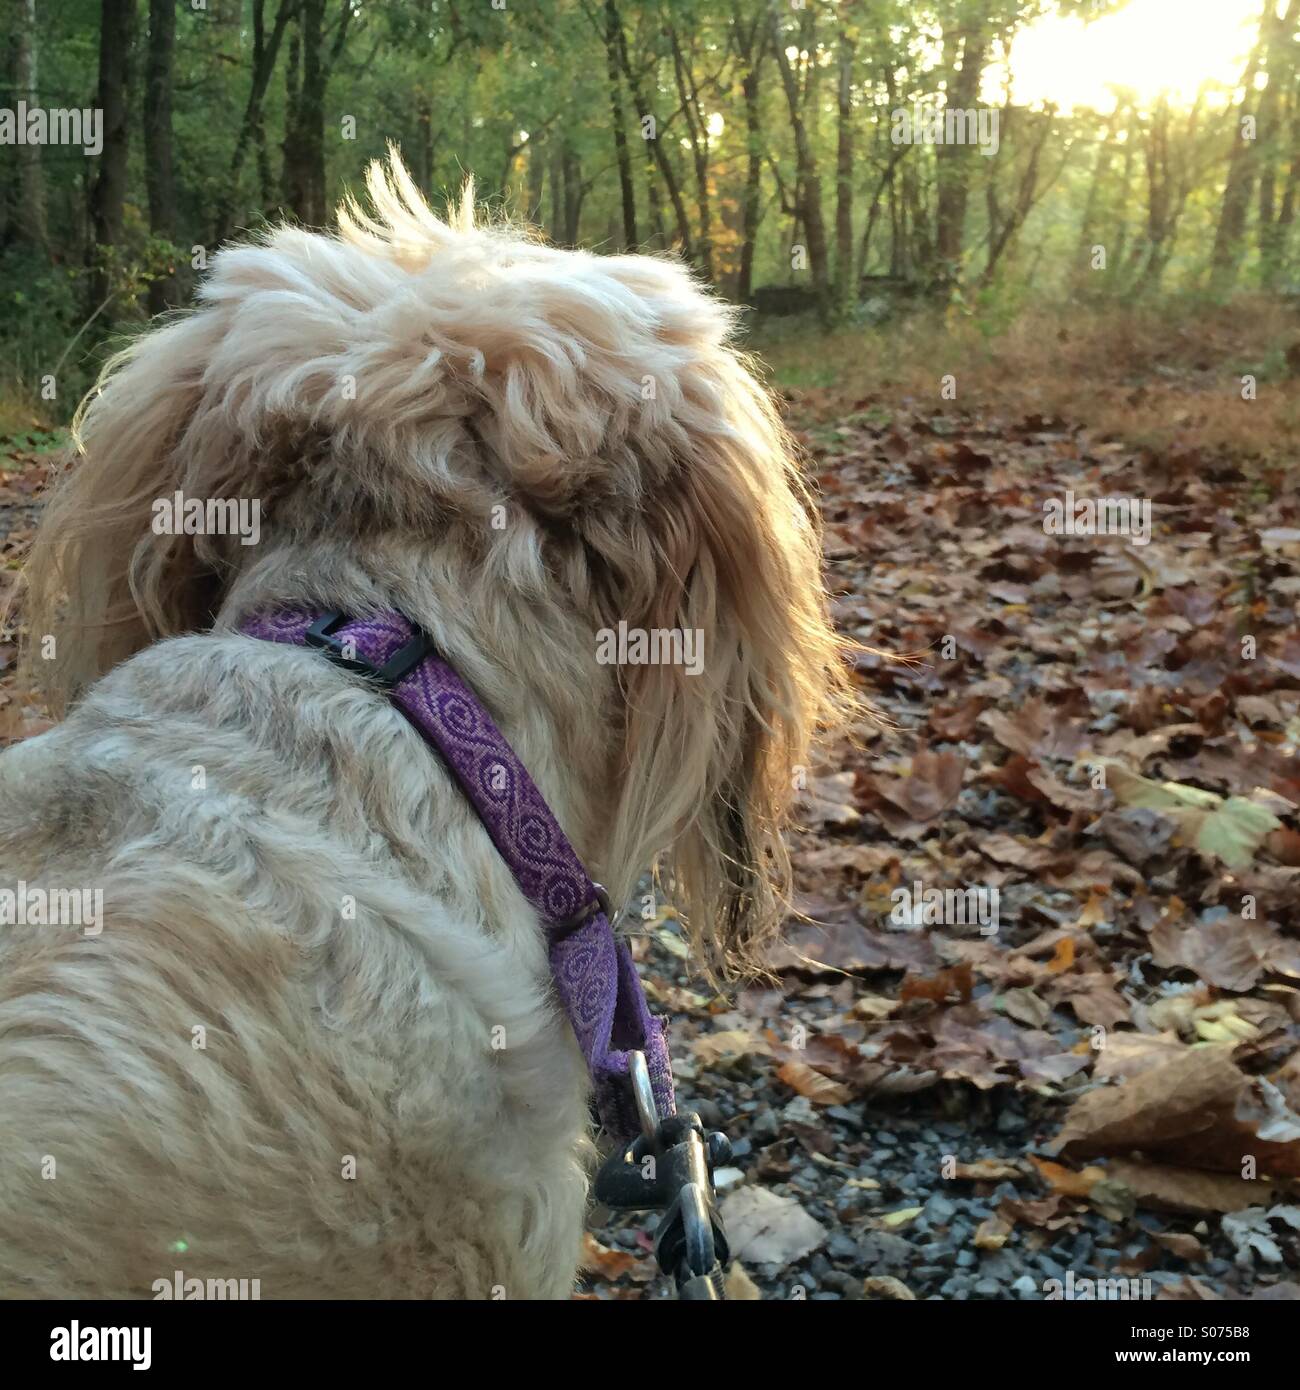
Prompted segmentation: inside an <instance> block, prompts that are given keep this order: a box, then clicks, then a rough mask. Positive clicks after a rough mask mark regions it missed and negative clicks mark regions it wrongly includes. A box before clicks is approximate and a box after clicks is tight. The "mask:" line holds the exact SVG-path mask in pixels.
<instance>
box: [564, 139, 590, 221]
mask: <svg viewBox="0 0 1300 1390" xmlns="http://www.w3.org/2000/svg"><path fill="white" fill-rule="evenodd" d="M563 167H564V244H565V245H566V246H576V245H577V244H578V228H579V226H580V224H581V221H582V200H583V198H584V197H585V196H586V192H587V190H586V189H585V188H583V186H582V163H581V161H580V160H579V158H578V154H577V151H576V150H573V149H571V148H570V147H569V145H568V144H566V145H565V146H564V165H563Z"/></svg>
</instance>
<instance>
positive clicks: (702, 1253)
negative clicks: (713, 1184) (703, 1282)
mask: <svg viewBox="0 0 1300 1390" xmlns="http://www.w3.org/2000/svg"><path fill="white" fill-rule="evenodd" d="M678 1201H679V1202H680V1203H681V1210H682V1234H683V1235H684V1237H685V1247H684V1249H683V1251H682V1261H683V1263H684V1264H685V1266H686V1268H687V1269H689V1270H690V1272H691V1273H692V1274H708V1273H709V1271H710V1270H711V1269H712V1268H713V1266H714V1264H715V1263H716V1262H717V1255H716V1252H715V1250H714V1245H713V1222H712V1221H711V1220H710V1219H709V1208H708V1204H707V1203H706V1202H705V1200H704V1192H703V1190H702V1189H701V1188H700V1186H699V1184H698V1183H693V1182H688V1183H687V1184H686V1186H685V1187H683V1188H682V1190H681V1193H680V1195H679V1197H678Z"/></svg>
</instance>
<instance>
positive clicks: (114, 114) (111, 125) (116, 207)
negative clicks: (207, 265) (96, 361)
mask: <svg viewBox="0 0 1300 1390" xmlns="http://www.w3.org/2000/svg"><path fill="white" fill-rule="evenodd" d="M135 29H136V7H135V0H101V5H100V26H99V92H98V98H97V100H98V105H99V109H100V110H101V111H102V112H103V113H104V114H103V122H104V148H103V151H102V153H101V154H100V159H99V177H98V178H96V180H95V182H94V184H93V186H92V187H91V192H90V226H91V237H92V244H91V247H90V249H89V252H88V256H87V260H88V261H89V264H90V268H91V273H90V276H89V280H88V285H89V295H88V298H87V308H88V310H89V312H90V313H91V314H92V315H99V314H104V315H105V318H104V319H103V320H101V322H107V320H108V318H110V317H111V311H110V310H109V309H108V304H109V301H110V299H111V298H112V296H113V294H114V293H115V287H114V279H113V258H114V253H115V252H116V250H117V248H118V247H119V245H120V243H121V240H122V220H123V213H124V208H125V204H126V175H127V155H128V153H129V151H130V147H131V126H130V112H131V104H130V99H129V98H130V85H131V59H132V50H133V46H134V44H135Z"/></svg>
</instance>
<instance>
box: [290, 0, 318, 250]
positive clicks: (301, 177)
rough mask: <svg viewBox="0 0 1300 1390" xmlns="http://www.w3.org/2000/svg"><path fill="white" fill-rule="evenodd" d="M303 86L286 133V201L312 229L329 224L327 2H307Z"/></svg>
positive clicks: (303, 6) (304, 7)
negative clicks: (327, 177)
mask: <svg viewBox="0 0 1300 1390" xmlns="http://www.w3.org/2000/svg"><path fill="white" fill-rule="evenodd" d="M298 25H299V29H300V31H301V36H302V85H301V87H300V88H299V91H298V100H297V102H296V103H295V108H294V113H293V115H294V119H293V124H292V125H291V126H290V127H289V128H288V129H287V130H286V132H285V190H284V191H285V201H286V202H287V203H288V204H289V207H290V208H291V209H292V210H293V212H294V215H295V216H296V217H297V218H298V220H299V221H300V222H302V223H304V224H306V225H307V226H309V227H322V226H324V225H325V217H326V213H325V84H326V81H327V68H326V65H325V55H324V51H323V49H324V29H325V0H302V3H301V13H300V18H299V20H298Z"/></svg>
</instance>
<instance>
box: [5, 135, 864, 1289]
mask: <svg viewBox="0 0 1300 1390" xmlns="http://www.w3.org/2000/svg"><path fill="white" fill-rule="evenodd" d="M369 184H370V191H371V196H372V199H373V202H374V212H373V213H372V214H370V215H367V214H365V213H363V212H362V211H361V210H360V209H358V207H356V206H355V205H354V204H349V205H347V206H345V208H344V209H343V210H342V211H341V212H340V235H339V236H338V237H326V236H322V235H319V234H314V233H311V232H308V231H304V230H300V229H296V228H292V227H281V228H279V229H277V230H275V231H274V232H272V233H271V234H270V235H268V236H267V237H266V238H265V239H263V240H262V241H260V242H258V243H257V244H251V245H244V246H239V247H235V248H232V249H228V250H223V251H222V252H221V253H220V254H219V255H218V256H217V257H216V259H215V262H214V265H213V268H212V273H211V276H210V278H209V279H208V280H207V282H206V284H205V285H204V286H203V289H202V292H201V305H200V307H199V309H198V310H197V311H196V312H193V313H190V314H188V315H185V316H181V317H178V318H176V319H175V320H174V321H173V322H171V323H168V324H167V325H165V326H162V327H159V328H157V329H155V330H154V331H151V332H149V333H147V334H145V335H144V336H142V337H141V338H140V339H138V340H137V341H136V342H135V343H134V345H133V346H132V347H131V348H130V349H129V350H128V351H127V352H126V353H125V354H123V356H122V358H121V359H120V361H118V362H117V363H115V364H113V365H112V367H111V368H110V370H109V372H108V373H107V374H106V377H105V380H104V382H103V383H102V384H101V386H100V388H99V390H98V391H97V393H96V394H95V395H94V396H93V397H92V398H91V400H90V401H89V403H88V405H87V407H86V408H85V410H84V413H83V416H82V419H81V421H80V426H79V436H78V443H79V452H80V454H81V457H80V458H79V459H78V460H77V461H75V463H74V465H73V466H72V467H71V468H70V469H69V470H68V473H67V475H66V477H65V478H64V479H63V480H61V482H60V484H59V486H58V487H57V489H56V490H55V492H54V494H53V496H52V498H51V500H50V502H49V505H48V509H47V512H46V515H45V517H44V519H43V522H42V525H41V528H40V532H39V534H38V537H37V541H36V544H35V547H34V552H33V557H32V560H31V563H30V566H29V573H28V581H29V582H28V587H27V592H26V610H25V611H26V616H27V619H28V622H29V627H30V633H31V636H30V650H29V655H30V667H31V669H32V670H33V673H34V674H35V675H36V676H39V677H41V678H43V680H44V683H45V685H46V687H47V689H49V691H50V697H51V699H52V701H53V702H54V703H55V704H56V705H57V706H59V707H60V708H62V707H65V706H70V713H68V715H67V718H66V719H65V720H64V722H63V723H61V724H60V725H58V726H57V727H55V728H54V729H53V730H51V731H50V732H49V733H46V734H44V735H42V736H40V737H37V738H34V739H31V740H29V741H27V742H26V743H22V744H19V745H18V746H16V747H15V748H13V749H11V750H10V751H8V752H7V753H6V754H5V755H4V756H3V758H0V888H4V887H13V886H14V885H15V882H16V881H19V880H23V881H26V882H27V883H28V884H30V885H47V886H51V887H56V888H58V887H62V888H78V887H86V888H100V889H102V890H103V893H104V923H103V931H102V934H100V935H98V936H87V935H85V934H84V933H80V932H78V931H77V930H76V929H75V928H70V927H54V926H30V925H29V926H5V927H0V1293H3V1294H5V1295H9V1296H15V1295H17V1296H22V1295H31V1296H42V1295H45V1296H49V1295H92V1296H97V1295H105V1296H120V1297H133V1296H148V1295H149V1293H150V1290H151V1286H152V1284H153V1282H154V1281H155V1280H157V1279H160V1278H166V1279H168V1280H170V1279H171V1277H172V1272H173V1270H175V1269H180V1270H182V1271H183V1273H184V1275H185V1276H186V1277H187V1278H188V1277H196V1278H210V1277H211V1278H250V1279H251V1278H258V1279H260V1281H261V1289H262V1295H263V1297H277V1296H279V1297H284V1296H325V1297H349V1296H353V1297H357V1296H359V1297H392V1296H403V1295H409V1296H416V1297H473V1296H487V1295H488V1294H489V1293H490V1292H491V1291H492V1290H493V1289H494V1288H499V1289H500V1290H502V1291H503V1292H504V1295H505V1296H506V1297H510V1298H529V1297H563V1296H565V1295H567V1293H568V1292H569V1290H570V1289H571V1287H572V1281H573V1278H574V1272H575V1267H576V1264H577V1260H578V1253H579V1242H580V1232H581V1223H582V1213H583V1205H584V1201H585V1196H586V1170H587V1164H588V1161H589V1157H590V1141H589V1139H588V1138H587V1131H588V1122H587V1114H586V1094H587V1083H586V1074H585V1069H584V1066H583V1063H582V1059H581V1057H580V1055H579V1053H578V1050H577V1047H576V1044H575V1042H574V1040H573V1037H572V1034H571V1032H570V1030H569V1028H568V1025H567V1022H566V1021H565V1020H564V1018H563V1017H562V1016H561V1015H559V1014H558V1013H557V1010H556V1008H555V1006H554V1004H553V1002H552V996H551V992H550V986H549V977H548V971H547V963H546V954H545V950H544V945H543V935H542V930H541V926H540V923H539V921H538V919H537V917H536V914H535V913H534V912H533V911H532V910H531V909H530V908H529V907H528V905H527V904H526V903H525V901H524V899H523V898H522V896H521V895H520V893H519V890H518V888H517V887H516V885H515V883H514V880H513V878H512V876H511V873H510V871H509V869H508V868H507V867H506V865H505V864H504V862H503V861H502V860H501V858H500V856H499V855H498V853H497V852H496V850H495V849H494V848H493V846H492V844H491V842H490V841H489V839H488V837H487V834H486V832H485V831H484V830H483V829H482V827H481V826H480V824H479V822H478V820H477V819H476V817H475V814H474V812H473V811H472V809H471V808H470V807H469V805H468V804H467V802H466V801H465V799H464V798H463V797H462V796H461V795H460V794H459V792H458V791H457V790H456V788H455V787H454V785H453V783H452V782H451V781H450V779H449V777H448V775H447V774H446V772H445V771H444V770H443V768H442V767H441V766H440V764H439V761H438V759H437V758H436V757H434V756H432V755H431V754H430V753H429V751H428V750H427V748H426V747H425V746H424V745H423V744H422V742H421V740H420V738H419V736H418V735H417V734H416V733H415V732H414V730H413V729H411V728H410V727H409V725H407V723H406V722H405V721H404V719H403V718H402V716H401V715H400V714H399V713H397V712H396V711H395V710H394V709H393V708H392V707H391V706H390V704H389V703H388V701H387V700H386V699H385V698H384V697H383V696H382V695H381V694H379V693H377V692H375V691H373V690H372V689H371V688H369V687H368V686H367V685H366V684H365V683H364V682H363V681H362V680H361V679H360V678H357V677H354V676H351V675H348V674H346V673H344V672H342V671H340V670H338V669H337V668H335V667H333V666H331V665H330V664H329V663H328V662H326V661H325V660H323V659H322V658H321V657H320V655H319V654H318V653H315V652H311V651H308V650H304V649H297V648H288V647H282V646H277V645H274V644H271V643H266V642H259V641H255V640H253V639H251V638H247V637H244V636H240V635H237V634H236V633H235V632H234V631H233V629H235V628H236V626H237V625H238V624H239V622H240V621H241V619H242V618H243V617H244V616H245V615H247V614H249V613H250V612H252V611H254V610H259V609H264V608H267V607H272V606H278V605H281V604H297V605H305V606H313V607H318V608H322V609H323V608H339V609H344V610H347V611H349V612H353V613H363V612H367V611H373V610H375V609H382V608H398V609H400V610H402V611H403V612H405V613H407V614H408V615H409V616H410V617H411V618H413V619H414V620H416V621H417V622H419V623H420V624H422V625H423V626H424V627H425V628H427V629H428V631H429V632H431V633H432V634H433V636H434V637H435V638H436V639H437V642H438V643H439V645H440V647H441V649H442V651H443V652H444V653H445V655H446V656H447V658H448V659H449V660H450V661H451V663H452V664H453V665H454V666H455V667H456V668H457V669H458V670H459V671H460V673H461V674H462V675H463V676H464V677H465V679H466V680H468V681H469V682H470V684H471V685H472V686H473V687H475V688H476V689H477V691H478V692H479V694H480V696H481V698H482V699H483V700H484V702H485V703H486V705H487V706H488V708H489V709H490V710H491V711H492V713H493V715H494V717H495V718H496V719H497V721H498V723H499V724H500V726H501V728H502V730H503V731H504V732H505V734H506V736H507V738H509V739H510V741H511V743H512V744H513V745H514V747H515V749H516V751H517V752H518V754H519V756H520V757H521V759H522V760H523V762H524V764H525V765H526V766H527V767H528V768H529V769H530V770H531V772H532V774H533V777H534V778H535V779H536V781H537V783H538V785H539V787H540V788H541V790H542V792H543V794H544V795H545V796H546V798H547V800H548V801H549V803H550V805H551V807H552V808H553V810H554V811H555V814H556V815H557V817H558V818H559V820H560V822H561V824H562V825H564V827H565V828H566V831H567V833H568V834H569V836H570V838H571V839H572V841H573V843H574V845H575V847H576V848H577V850H578V852H579V854H580V855H581V856H582V857H583V859H584V862H585V863H586V865H587V866H588V868H589V870H590V872H591V873H592V875H593V876H594V877H595V878H597V879H599V880H601V881H603V882H605V883H606V884H608V885H609V887H610V889H611V891H612V893H613V894H614V895H615V898H616V900H621V899H622V898H624V897H625V896H626V895H627V894H629V893H630V892H631V890H632V889H633V887H634V886H635V883H636V880H637V877H638V875H639V874H640V873H641V872H642V871H643V870H644V868H645V867H646V865H647V864H649V863H650V862H651V861H653V860H655V858H656V856H658V857H660V859H661V861H662V862H663V863H664V864H666V866H667V869H668V872H669V874H670V875H671V879H672V883H673V886H674V891H675V894H676V896H677V900H678V901H679V902H680V903H681V904H682V906H683V907H684V908H685V909H686V911H687V914H688V921H689V925H690V931H691V936H692V941H693V944H694V946H695V947H696V948H697V953H698V958H699V959H700V960H701V962H702V963H703V964H704V965H705V966H706V967H709V968H711V969H713V970H714V971H716V972H717V973H719V974H722V975H727V974H733V973H735V972H737V971H743V970H744V969H746V968H747V967H749V966H751V965H753V964H754V963H755V962H756V961H757V960H758V959H759V958H760V956H761V954H762V950H763V948H764V946H765V944H766V942H767V941H768V940H769V939H770V935H771V933H772V931H773V930H774V929H775V927H776V925H777V923H778V921H779V916H780V903H781V893H782V889H783V880H784V869H785V865H786V859H785V854H784V851H783V849H782V844H781V839H780V828H781V823H782V820H783V818H784V816H785V814H786V811H787V807H788V805H789V802H790V798H791V793H792V788H793V786H794V783H795V781H796V780H797V769H798V767H799V765H800V764H801V763H802V762H803V760H804V758H805V756H806V750H807V747H808V742H809V738H810V736H811V735H812V733H813V732H814V730H815V728H816V727H817V726H818V725H819V724H820V723H824V722H825V721H826V720H828V719H830V718H833V717H834V715H835V713H836V710H837V708H838V707H840V706H841V705H842V704H843V702H844V700H845V698H846V696H845V689H846V687H845V680H844V675H843V668H842V663H841V661H840V659H839V653H838V651H837V644H836V640H835V637H834V635H833V633H832V630H831V627H830V625H829V623H828V620H827V615H826V604H825V596H824V593H823V589H822V585H821V580H820V548H819V542H818V529H817V524H816V520H815V515H814V512H813V509H812V507H811V505H810V503H809V499H808V497H807V495H806V493H805V490H804V489H803V487H802V486H801V484H800V482H799V479H798V476H797V472H796V469H795V466H794V464H793V462H792V459H791V453H790V447H789V441H788V440H787V438H786V436H785V434H784V433H783V431H782V429H781V427H780V425H779V423H778V421H777V419H776V417H775V414H774V412H773V410H772V407H771V405H770V403H769V401H768V399H767V397H766V394H765V393H764V391H763V390H762V388H761V387H760V386H758V385H757V384H756V382H755V380H754V378H753V376H752V375H751V372H750V370H749V369H748V367H747V366H746V365H745V363H744V361H743V360H742V358H741V357H740V356H739V355H738V354H737V353H736V352H735V351H734V350H733V348H732V347H731V346H730V345H729V338H730V334H731V330H732V326H733V325H732V315H731V313H730V311H729V310H728V309H727V308H726V306H724V305H723V304H722V303H721V302H719V301H718V300H717V299H715V298H713V297H711V296H710V295H708V294H707V293H705V292H704V291H703V290H702V289H701V288H700V287H699V286H697V285H696V284H695V283H694V281H693V280H692V278H691V277H690V275H689V274H688V272H687V271H686V270H685V269H684V268H683V267H682V266H680V265H679V264H677V263H676V262H674V261H672V260H669V259H660V258H650V257H641V256H617V257H598V256H593V255H589V254H586V253H582V252H574V251H563V250H558V249H554V248H551V247H548V246H545V245H542V244H540V243H539V242H537V241H536V240H533V239H530V238H528V237H527V236H526V235H524V234H522V233H519V232H516V231H511V230H509V229H507V228H503V227H476V226H475V225H474V215H473V206H472V200H471V197H470V196H469V195H468V194H467V195H466V198H465V199H464V201H463V203H462V204H461V205H460V207H459V208H458V209H456V210H455V211H454V212H453V213H452V215H451V217H450V219H449V221H448V222H446V223H444V222H442V221H440V220H438V219H437V218H435V217H434V216H433V214H432V213H431V212H430V211H429V209H428V208H427V206H425V204H424V203H423V201H422V199H421V198H420V195H419V193H418V192H417V190H416V189H415V188H414V187H413V185H412V184H411V181H410V179H409V178H408V176H407V175H406V174H405V172H404V170H403V169H402V167H401V165H400V163H399V162H398V161H397V160H396V159H395V158H394V159H393V160H392V161H391V162H390V164H388V165H387V166H385V167H383V168H380V167H378V166H377V167H376V168H374V169H372V171H371V175H370V179H369ZM178 489H179V490H181V491H182V492H183V493H184V494H185V495H186V496H187V497H195V498H214V497H220V498H229V497H243V498H253V497H256V498H260V499H262V501H263V503H264V505H265V508H266V518H265V520H264V523H263V537H262V543H261V544H260V545H258V546H249V547H245V546H241V545H240V544H239V540H238V538H237V537H225V536H197V537H196V536H167V535H162V536H160V535H155V534H154V533H153V531H152V529H151V521H152V515H153V513H152V504H153V502H154V500H155V499H157V498H167V497H170V496H171V495H172V494H173V493H174V492H175V491H176V490H178ZM620 620H623V621H626V622H627V623H628V624H629V625H630V626H633V627H641V628H678V629H701V630H702V631H703V634H704V654H705V661H704V669H703V672H702V673H701V674H699V675H691V674H689V673H687V672H686V671H684V670H683V669H682V668H681V667H680V666H678V667H673V666H640V667H630V666H629V667H624V668H616V667H612V666H608V665H602V664H600V663H599V662H598V661H597V658H596V651H597V639H596V634H597V631H598V630H599V629H602V628H612V627H616V626H617V624H618V622H619V621H620ZM48 635H53V636H54V637H55V638H56V643H55V647H54V650H53V653H52V654H51V652H50V649H49V647H48V645H45V646H44V647H43V645H42V639H43V638H45V637H46V636H48ZM161 638H166V639H170V640H165V641H159V640H158V639H161ZM47 658H51V659H47ZM128 658H129V659H128ZM106 673H107V674H106ZM196 1030H199V1031H196ZM494 1030H496V1032H495V1033H494ZM51 1160H52V1165H53V1166H51ZM178 1252H181V1253H178Z"/></svg>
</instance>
